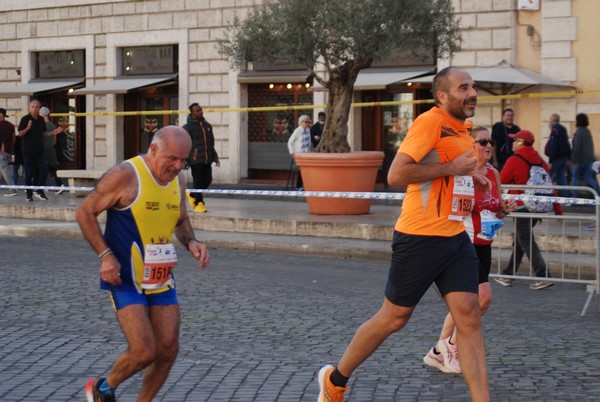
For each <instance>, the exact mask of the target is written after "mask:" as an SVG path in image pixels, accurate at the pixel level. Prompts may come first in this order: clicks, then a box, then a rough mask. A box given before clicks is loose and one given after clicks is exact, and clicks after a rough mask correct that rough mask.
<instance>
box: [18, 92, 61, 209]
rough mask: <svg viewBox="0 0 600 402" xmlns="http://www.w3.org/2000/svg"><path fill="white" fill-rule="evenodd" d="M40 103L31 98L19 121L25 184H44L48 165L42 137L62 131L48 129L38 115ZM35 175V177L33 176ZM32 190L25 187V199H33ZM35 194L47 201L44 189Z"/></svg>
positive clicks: (40, 185)
mask: <svg viewBox="0 0 600 402" xmlns="http://www.w3.org/2000/svg"><path fill="white" fill-rule="evenodd" d="M41 107H42V104H41V103H40V101H38V100H32V101H31V102H30V103H29V113H28V114H26V115H25V116H23V117H22V118H21V121H20V122H19V128H18V133H19V136H20V137H21V153H22V154H23V161H24V165H25V185H27V186H38V187H42V186H45V185H46V176H47V175H48V165H47V162H46V153H45V151H44V137H47V136H51V135H56V134H58V133H60V132H62V129H58V128H57V129H55V130H54V131H48V129H47V128H46V122H45V120H44V118H43V117H41V116H40V108H41ZM34 175H37V176H36V177H37V178H34ZM33 194H34V192H33V190H32V189H27V191H26V196H27V198H26V200H27V201H33ZM35 196H36V197H37V198H39V199H40V200H43V201H47V200H48V197H46V194H45V193H44V190H41V189H39V190H36V191H35Z"/></svg>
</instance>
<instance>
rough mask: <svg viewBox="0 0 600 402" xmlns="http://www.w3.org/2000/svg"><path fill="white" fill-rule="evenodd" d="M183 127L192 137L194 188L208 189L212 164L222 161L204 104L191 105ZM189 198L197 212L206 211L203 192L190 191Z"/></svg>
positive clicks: (191, 152) (191, 156)
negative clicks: (204, 110)
mask: <svg viewBox="0 0 600 402" xmlns="http://www.w3.org/2000/svg"><path fill="white" fill-rule="evenodd" d="M183 129H184V130H185V131H187V132H188V134H189V135H190V137H191V138H192V150H191V151H190V157H189V159H188V162H189V164H190V166H191V168H192V178H193V188H194V189H202V190H204V189H207V188H208V186H210V184H211V183H212V164H213V163H214V164H215V166H217V167H219V166H221V162H220V161H219V155H218V154H217V151H216V150H215V136H214V134H213V128H212V125H211V124H210V123H209V122H208V121H206V119H205V118H204V112H203V110H202V106H200V105H199V104H198V103H192V104H191V105H190V114H189V115H188V119H187V123H186V124H185V125H184V126H183ZM188 199H189V200H190V203H191V204H192V208H194V211H195V212H197V213H200V214H202V213H205V212H206V205H205V204H204V197H202V193H188Z"/></svg>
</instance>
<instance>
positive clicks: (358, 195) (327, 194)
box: [0, 185, 600, 206]
mask: <svg viewBox="0 0 600 402" xmlns="http://www.w3.org/2000/svg"><path fill="white" fill-rule="evenodd" d="M1 188H4V189H16V190H34V191H37V190H46V191H52V190H61V189H62V190H64V191H70V190H74V191H92V190H93V189H94V187H77V186H72V187H71V186H60V187H59V186H17V185H0V189H1ZM187 191H188V192H189V193H203V194H230V195H258V196H261V195H262V196H272V197H273V196H277V197H295V198H300V197H318V198H349V199H371V200H403V199H404V197H405V196H406V194H405V193H374V192H344V191H285V190H236V189H229V190H227V189H205V190H196V189H188V190H187ZM503 197H504V198H512V199H513V200H515V201H526V200H530V199H532V200H537V201H550V202H552V203H555V204H563V205H564V204H567V205H592V206H593V205H599V204H600V197H597V198H596V199H589V198H571V197H548V196H541V195H527V194H503Z"/></svg>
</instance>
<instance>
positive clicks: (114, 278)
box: [100, 254, 121, 285]
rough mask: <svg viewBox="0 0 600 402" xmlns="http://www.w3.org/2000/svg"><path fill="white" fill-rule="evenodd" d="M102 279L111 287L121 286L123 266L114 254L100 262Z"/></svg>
mask: <svg viewBox="0 0 600 402" xmlns="http://www.w3.org/2000/svg"><path fill="white" fill-rule="evenodd" d="M100 278H101V279H102V280H103V281H104V282H108V283H110V284H111V285H120V284H121V264H119V261H117V257H115V256H114V254H110V255H107V256H106V257H104V258H103V259H102V261H101V262H100Z"/></svg>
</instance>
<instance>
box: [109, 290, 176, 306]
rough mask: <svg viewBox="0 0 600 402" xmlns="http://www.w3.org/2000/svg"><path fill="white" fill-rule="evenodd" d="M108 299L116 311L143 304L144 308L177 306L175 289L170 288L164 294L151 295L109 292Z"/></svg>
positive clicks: (134, 292)
mask: <svg viewBox="0 0 600 402" xmlns="http://www.w3.org/2000/svg"><path fill="white" fill-rule="evenodd" d="M110 298H111V300H112V303H113V307H114V308H115V310H117V311H118V310H121V309H122V308H123V307H127V306H131V305H132V304H143V305H144V306H146V307H152V306H168V305H171V304H179V300H178V299H177V290H176V289H175V288H171V289H169V290H167V291H166V292H162V293H151V294H142V293H138V292H136V291H135V290H110Z"/></svg>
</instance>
